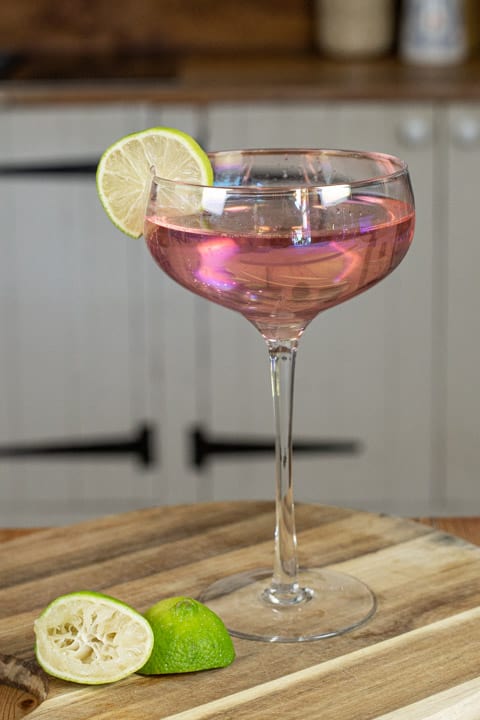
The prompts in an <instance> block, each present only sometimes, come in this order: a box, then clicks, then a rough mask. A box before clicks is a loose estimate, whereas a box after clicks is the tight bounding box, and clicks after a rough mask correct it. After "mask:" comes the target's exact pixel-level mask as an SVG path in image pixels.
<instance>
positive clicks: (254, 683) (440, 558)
mask: <svg viewBox="0 0 480 720" xmlns="http://www.w3.org/2000/svg"><path fill="white" fill-rule="evenodd" d="M297 528H298V536H299V548H300V560H301V563H302V564H303V565H307V564H314V563H315V564H327V565H336V566H338V567H339V568H340V569H342V570H344V571H345V572H350V573H352V574H353V575H356V576H357V577H359V578H361V579H362V580H364V581H365V582H367V583H368V584H369V585H370V587H371V588H372V589H373V590H374V591H375V593H376V596H377V599H378V610H377V613H376V615H375V617H374V618H373V619H372V620H371V621H370V622H369V623H368V624H367V625H365V626H363V627H362V628H360V629H358V630H356V631H354V632H352V633H349V634H347V635H344V636H341V637H337V638H330V639H327V640H321V641H317V642H311V643H300V644H298V645H297V644H296V645H290V644H288V645H282V644H269V643H260V642H252V641H247V640H238V639H234V643H235V647H236V651H237V659H236V660H235V662H234V663H233V664H232V665H231V666H230V667H228V668H224V669H222V670H214V671H208V672H203V673H193V674H186V675H175V676H163V677H150V678H146V677H141V676H136V675H135V676H132V677H130V678H128V679H126V680H124V681H121V682H119V683H116V684H114V685H109V686H101V687H85V686H80V685H76V684H70V683H65V682H62V681H58V680H55V679H51V680H50V685H49V691H48V696H47V698H46V699H45V700H44V701H43V702H41V704H40V705H39V706H38V707H37V708H36V709H35V710H34V711H33V712H32V713H31V714H30V715H29V718H32V720H40V719H43V718H48V719H49V720H56V719H57V718H58V720H64V719H65V718H68V719H69V720H85V719H86V718H96V720H114V719H115V720H118V719H121V720H133V719H134V718H135V720H149V719H150V718H152V719H154V718H155V719H158V720H160V719H161V718H170V719H173V718H175V720H197V719H198V720H220V719H221V720H231V719H233V718H235V720H242V718H248V719H249V720H251V718H262V719H263V720H266V719H268V718H272V719H273V718H278V717H282V718H283V719H284V720H285V719H290V718H292V719H293V718H305V717H306V716H308V717H312V718H319V720H333V719H335V720H350V718H351V719H352V720H353V719H354V720H373V719H375V720H380V718H381V720H404V719H405V720H406V719H407V718H408V720H419V719H420V718H422V719H424V720H427V718H428V720H443V719H445V720H453V718H457V717H458V718H461V719H462V720H476V719H479V718H480V548H477V547H475V546H473V545H469V544H468V543H466V542H465V541H463V540H460V539H459V538H456V537H454V536H452V535H448V534H446V533H443V532H440V531H437V530H434V529H433V528H430V527H427V526H424V525H421V524H418V523H414V522H412V521H408V520H403V519H400V518H395V517H390V516H383V515H375V514H369V513H362V512H356V511H350V510H346V509H341V508H331V507H322V506H318V505H299V506H298V507H297ZM272 533H273V507H272V505H271V504H270V503H265V502H251V503H247V502H237V503H209V504H203V505H202V504H200V505H194V506H178V507H161V508H155V509H147V510H144V511H136V512H132V513H127V514H124V515H117V516H112V517H107V518H102V519H100V520H95V521H92V522H87V523H81V524H78V525H75V526H71V527H66V528H57V529H52V530H45V531H40V532H39V533H36V534H35V536H34V537H28V536H27V537H21V538H18V539H16V540H12V541H11V542H8V543H5V544H4V545H3V546H1V547H0V653H3V654H7V655H14V656H16V657H17V658H19V659H20V660H23V661H25V660H27V661H28V660H31V659H32V657H33V650H32V648H33V639H34V638H33V631H32V625H33V620H34V618H35V617H36V616H37V615H38V613H39V612H40V610H41V609H42V608H43V607H44V606H45V605H46V604H47V603H48V602H49V601H50V600H52V599H53V598H54V597H56V596H57V595H60V594H61V593H65V592H70V591H74V590H79V589H86V588H89V589H94V590H102V591H103V592H107V593H110V594H112V595H114V596H116V597H118V598H120V599H122V600H124V601H125V602H127V603H130V604H131V605H133V606H134V607H136V608H137V609H139V610H140V611H143V610H145V609H146V608H147V607H149V606H150V605H152V604H153V603H154V602H156V601H158V600H159V599H160V598H162V597H165V596H169V595H176V594H182V595H192V596H196V595H198V593H199V592H200V591H201V589H202V588H204V587H205V586H206V585H207V584H209V583H210V582H212V581H213V580H215V579H217V578H218V577H221V576H223V575H225V574H227V573H229V572H232V570H235V571H240V570H247V569H250V568H252V567H255V566H257V565H262V566H265V565H267V566H268V565H269V564H271V561H272V549H273V544H272ZM4 712H5V709H4ZM0 718H2V712H1V710H0Z"/></svg>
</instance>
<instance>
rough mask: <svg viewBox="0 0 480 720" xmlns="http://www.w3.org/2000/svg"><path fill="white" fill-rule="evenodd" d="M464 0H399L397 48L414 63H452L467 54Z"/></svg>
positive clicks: (404, 58) (407, 59)
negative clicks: (398, 40)
mask: <svg viewBox="0 0 480 720" xmlns="http://www.w3.org/2000/svg"><path fill="white" fill-rule="evenodd" d="M468 46H469V40H468V37H467V29H466V23H465V3H464V0H403V3H402V16H401V21H400V44H399V51H400V56H401V58H402V60H404V61H405V62H409V63H413V64H417V65H452V64H456V63H461V62H463V61H464V60H465V58H466V56H467V54H468Z"/></svg>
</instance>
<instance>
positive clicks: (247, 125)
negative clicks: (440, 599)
mask: <svg viewBox="0 0 480 720" xmlns="http://www.w3.org/2000/svg"><path fill="white" fill-rule="evenodd" d="M433 124H434V115H433V109H432V107H430V106H429V105H421V106H419V107H416V106H410V105H408V104H384V105H383V104H374V103H373V104H343V103H342V104H337V105H335V104H331V103H329V104H328V105H327V104H325V105H320V104H310V105H298V104H295V105H293V104H292V105H288V104H287V105H284V104H281V105H280V104H279V105H275V104H264V105H258V104H257V105H255V106H253V105H252V106H242V105H238V104H236V105H219V106H215V107H213V108H211V110H210V114H209V130H210V136H209V146H210V148H211V149H213V148H229V147H230V148H231V147H237V148H238V147H255V146H257V147H260V146H261V147H269V146H270V147H274V146H282V147H285V146H325V147H350V148H351V147H355V148H358V149H372V150H378V151H384V152H390V153H393V154H398V155H400V156H402V157H403V158H404V159H405V160H407V162H409V164H410V168H411V174H412V181H413V185H414V190H415V193H416V200H417V206H418V218H417V229H416V236H415V240H414V244H413V246H412V248H411V250H410V252H409V254H408V256H407V258H406V259H405V260H404V261H403V263H402V265H401V266H400V268H399V269H398V270H397V271H396V272H395V273H394V274H393V275H392V276H391V277H389V278H387V279H386V280H385V281H384V282H383V283H380V285H379V286H377V287H375V288H373V289H371V290H369V291H368V292H366V293H365V294H363V295H362V296H360V297H358V298H356V299H354V300H351V301H349V302H348V303H346V304H345V305H341V306H339V307H337V308H334V309H331V310H328V312H326V313H325V314H324V315H321V316H319V317H318V318H317V319H316V320H315V321H314V322H313V323H312V324H311V326H310V327H309V328H308V329H307V331H306V333H305V335H304V337H303V338H302V341H301V343H300V350H299V354H298V362H297V380H296V401H295V408H296V409H295V418H294V436H295V438H296V439H298V440H312V441H315V440H322V439H326V440H330V439H333V440H350V439H353V440H357V441H359V442H360V443H361V444H362V447H363V450H362V452H360V453H359V454H356V455H352V456H347V455H345V456H341V455H338V456H329V455H317V456H308V457H303V456H302V455H300V454H298V455H297V456H296V458H295V463H294V474H295V478H296V496H297V498H299V499H301V500H310V501H319V502H327V503H339V504H342V505H349V506H355V507H363V508H369V509H373V510H385V511H390V512H402V513H412V512H419V511H420V508H423V509H425V510H427V509H428V508H429V507H430V506H431V502H432V499H433V497H434V489H432V485H431V483H432V477H431V441H432V437H431V427H432V425H431V423H432V418H431V393H432V386H431V360H432V327H431V313H432V186H433V179H434V174H433V173H434V161H433V160H434V147H433ZM204 312H205V314H206V315H207V316H208V337H209V339H210V343H209V346H210V366H209V367H210V381H209V387H208V392H207V391H206V390H205V388H204V390H203V405H202V411H203V417H204V419H205V423H206V426H208V430H209V432H210V434H211V435H213V436H221V437H222V438H225V437H227V436H228V437H230V438H231V439H233V440H238V439H242V438H243V437H244V436H247V437H251V436H252V435H253V436H255V435H258V436H262V437H265V436H270V437H272V436H273V433H272V428H273V421H272V417H271V416H272V410H271V401H270V395H269V380H268V367H267V365H268V361H267V353H266V349H265V347H264V344H263V341H262V339H261V337H260V335H259V334H257V333H256V331H255V330H254V329H253V328H252V326H251V325H250V324H249V323H247V322H246V321H245V320H244V319H243V318H242V317H240V316H237V315H236V314H234V313H232V312H230V311H227V310H224V309H222V308H219V307H216V306H214V305H209V306H206V307H205V309H204ZM204 474H205V480H204V483H205V484H207V483H210V485H209V488H210V492H211V495H212V497H215V498H240V497H242V498H244V497H246V498H250V497H273V483H274V478H273V460H272V458H271V457H266V458H264V459H262V460H259V459H255V458H254V457H252V456H250V457H245V458H244V459H239V458H234V457H231V458H229V457H224V458H222V457H221V456H219V457H216V458H215V457H213V458H212V459H211V461H210V463H209V465H208V466H207V467H206V469H205V471H204Z"/></svg>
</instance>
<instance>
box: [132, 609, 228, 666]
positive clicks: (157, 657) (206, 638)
mask: <svg viewBox="0 0 480 720" xmlns="http://www.w3.org/2000/svg"><path fill="white" fill-rule="evenodd" d="M145 617H146V618H147V620H148V622H149V623H150V625H151V626H152V630H153V636H154V644H153V650H152V654H151V655H150V659H149V660H148V661H147V662H146V663H145V665H144V666H143V667H142V668H140V670H139V672H140V673H141V674H142V675H160V674H163V673H185V672H194V671H196V670H209V669H211V668H219V667H225V666H226V665H230V663H232V662H233V660H234V659H235V649H234V647H233V643H232V639H231V637H230V635H229V634H228V631H227V629H226V627H225V625H224V624H223V622H222V620H221V619H220V618H219V617H218V615H216V614H215V613H214V612H213V611H212V610H210V608H208V607H207V606H206V605H203V604H202V603H200V602H198V601H197V600H193V599H192V598H189V597H173V598H167V599H165V600H160V602H158V603H157V604H156V605H154V606H153V607H151V608H150V609H149V610H147V612H146V613H145Z"/></svg>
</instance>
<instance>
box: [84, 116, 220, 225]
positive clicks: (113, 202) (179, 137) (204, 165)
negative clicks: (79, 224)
mask: <svg viewBox="0 0 480 720" xmlns="http://www.w3.org/2000/svg"><path fill="white" fill-rule="evenodd" d="M152 169H154V170H155V174H156V175H158V176H160V177H162V178H165V179H167V180H177V181H180V182H185V183H193V184H197V185H211V184H212V182H213V170H212V166H211V163H210V160H209V159H208V155H207V154H206V153H205V152H204V151H203V150H202V148H201V147H200V145H199V144H198V143H197V142H196V141H195V140H194V139H193V138H192V137H190V136H189V135H187V134H186V133H184V132H182V131H181V130H173V129H171V128H163V127H157V128H150V129H149V130H143V131H142V132H137V133H133V134H132V135H127V136H126V137H123V138H121V139H120V140H117V142H115V143H113V145H111V146H110V147H109V148H108V149H107V150H106V151H105V152H104V153H103V155H102V157H101V158H100V162H99V164H98V168H97V192H98V196H99V198H100V201H101V203H102V205H103V207H104V209H105V212H106V213H107V215H108V216H109V218H110V220H111V221H112V222H113V223H114V225H116V226H117V227H118V228H119V229H120V230H121V231H122V232H124V233H125V234H126V235H130V236H131V237H135V238H138V237H140V235H141V234H142V232H143V223H144V215H145V207H146V203H147V196H148V190H149V188H150V182H151V178H152Z"/></svg>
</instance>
